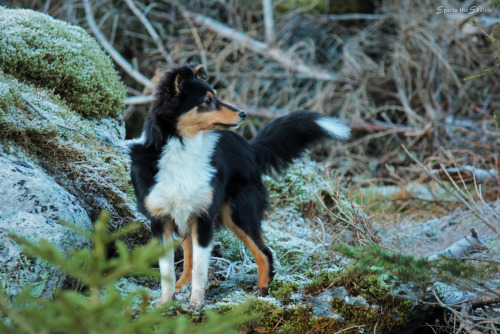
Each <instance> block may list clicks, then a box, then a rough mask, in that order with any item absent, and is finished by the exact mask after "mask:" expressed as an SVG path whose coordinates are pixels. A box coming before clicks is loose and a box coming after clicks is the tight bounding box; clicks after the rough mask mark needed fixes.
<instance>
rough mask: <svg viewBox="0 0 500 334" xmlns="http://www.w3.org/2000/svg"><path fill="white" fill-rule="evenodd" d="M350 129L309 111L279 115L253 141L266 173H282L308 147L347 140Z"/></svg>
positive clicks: (257, 158)
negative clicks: (328, 141) (336, 140)
mask: <svg viewBox="0 0 500 334" xmlns="http://www.w3.org/2000/svg"><path fill="white" fill-rule="evenodd" d="M350 133H351V130H350V129H349V127H348V126H346V125H345V124H344V123H342V122H340V121H339V120H336V119H332V118H329V117H325V116H322V115H320V114H317V113H313V112H309V111H295V112H293V113H291V114H289V115H287V116H284V117H281V118H278V119H276V120H274V121H273V122H271V123H270V124H269V125H267V126H266V127H265V128H264V129H262V130H261V131H260V132H259V133H258V134H257V136H256V137H255V138H254V139H253V140H252V141H251V145H252V148H253V151H254V154H255V158H256V161H257V163H258V165H259V167H260V170H261V172H262V173H263V174H272V173H276V172H277V173H280V172H282V171H284V170H285V169H286V168H287V167H288V166H289V165H290V164H291V163H292V162H293V159H295V158H298V157H299V156H300V155H301V154H302V153H303V152H304V151H305V150H306V149H307V148H309V147H311V146H312V145H314V144H316V143H319V142H321V141H324V140H329V139H346V138H348V137H349V135H350Z"/></svg>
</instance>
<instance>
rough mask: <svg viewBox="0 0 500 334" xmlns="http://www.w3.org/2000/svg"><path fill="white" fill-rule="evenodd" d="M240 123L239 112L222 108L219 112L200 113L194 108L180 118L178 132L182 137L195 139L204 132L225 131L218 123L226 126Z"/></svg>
mask: <svg viewBox="0 0 500 334" xmlns="http://www.w3.org/2000/svg"><path fill="white" fill-rule="evenodd" d="M239 122H240V116H239V115H238V112H234V111H232V110H230V109H228V108H225V107H222V108H220V109H219V110H212V111H205V112H199V111H198V107H194V108H193V109H191V110H190V111H188V112H187V113H185V114H183V115H182V116H181V117H179V121H178V123H177V130H178V131H179V134H180V135H181V136H182V137H194V136H195V135H196V134H197V133H198V132H200V131H203V130H215V129H224V127H223V126H218V125H216V124H217V123H220V124H226V125H237V124H238V123H239Z"/></svg>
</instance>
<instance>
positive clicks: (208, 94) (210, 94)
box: [206, 92, 214, 99]
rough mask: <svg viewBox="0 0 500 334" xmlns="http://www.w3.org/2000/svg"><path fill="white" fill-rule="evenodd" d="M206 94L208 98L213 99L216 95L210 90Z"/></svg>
mask: <svg viewBox="0 0 500 334" xmlns="http://www.w3.org/2000/svg"><path fill="white" fill-rule="evenodd" d="M206 96H207V98H208V99H213V98H214V96H213V95H212V93H210V92H207V95H206Z"/></svg>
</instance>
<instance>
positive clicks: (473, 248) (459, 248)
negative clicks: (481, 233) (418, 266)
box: [429, 227, 488, 260]
mask: <svg viewBox="0 0 500 334" xmlns="http://www.w3.org/2000/svg"><path fill="white" fill-rule="evenodd" d="M470 231H471V235H470V236H468V237H464V238H462V239H460V240H458V241H457V242H455V243H454V244H453V245H451V246H450V247H448V248H446V249H445V250H443V251H439V252H437V253H435V254H433V255H431V256H430V257H429V260H437V259H439V258H440V257H445V258H461V257H463V256H467V255H468V254H470V253H473V252H477V251H481V250H486V249H488V248H487V247H486V245H485V244H484V243H483V242H482V241H481V240H480V239H479V237H478V235H477V233H476V230H475V229H474V228H473V227H472V228H471V229H470Z"/></svg>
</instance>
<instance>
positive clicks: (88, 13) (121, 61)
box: [83, 0, 151, 86]
mask: <svg viewBox="0 0 500 334" xmlns="http://www.w3.org/2000/svg"><path fill="white" fill-rule="evenodd" d="M83 6H84V8H85V17H86V19H87V24H88V25H89V27H90V29H91V30H92V32H93V33H94V36H95V37H96V38H97V40H98V41H99V43H100V44H101V45H102V47H103V48H104V49H105V50H106V51H107V52H108V53H109V55H110V56H111V58H113V59H114V61H116V63H117V64H118V65H119V66H120V67H121V68H122V69H123V70H124V71H125V72H127V73H128V74H129V75H130V76H131V77H132V78H134V79H135V80H136V81H138V82H140V83H141V84H142V85H144V86H150V85H151V81H150V80H149V79H148V78H146V76H144V75H143V74H142V73H140V72H139V71H137V70H135V69H134V68H133V67H132V65H130V64H129V63H128V62H127V61H126V60H125V58H123V57H122V55H121V54H120V53H119V52H118V51H116V49H115V48H114V47H113V46H112V45H111V44H110V43H109V42H108V40H107V39H106V37H104V34H103V33H102V32H101V30H100V29H99V27H98V26H97V24H96V22H95V18H94V13H93V12H92V7H91V5H90V1H89V0H83Z"/></svg>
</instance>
